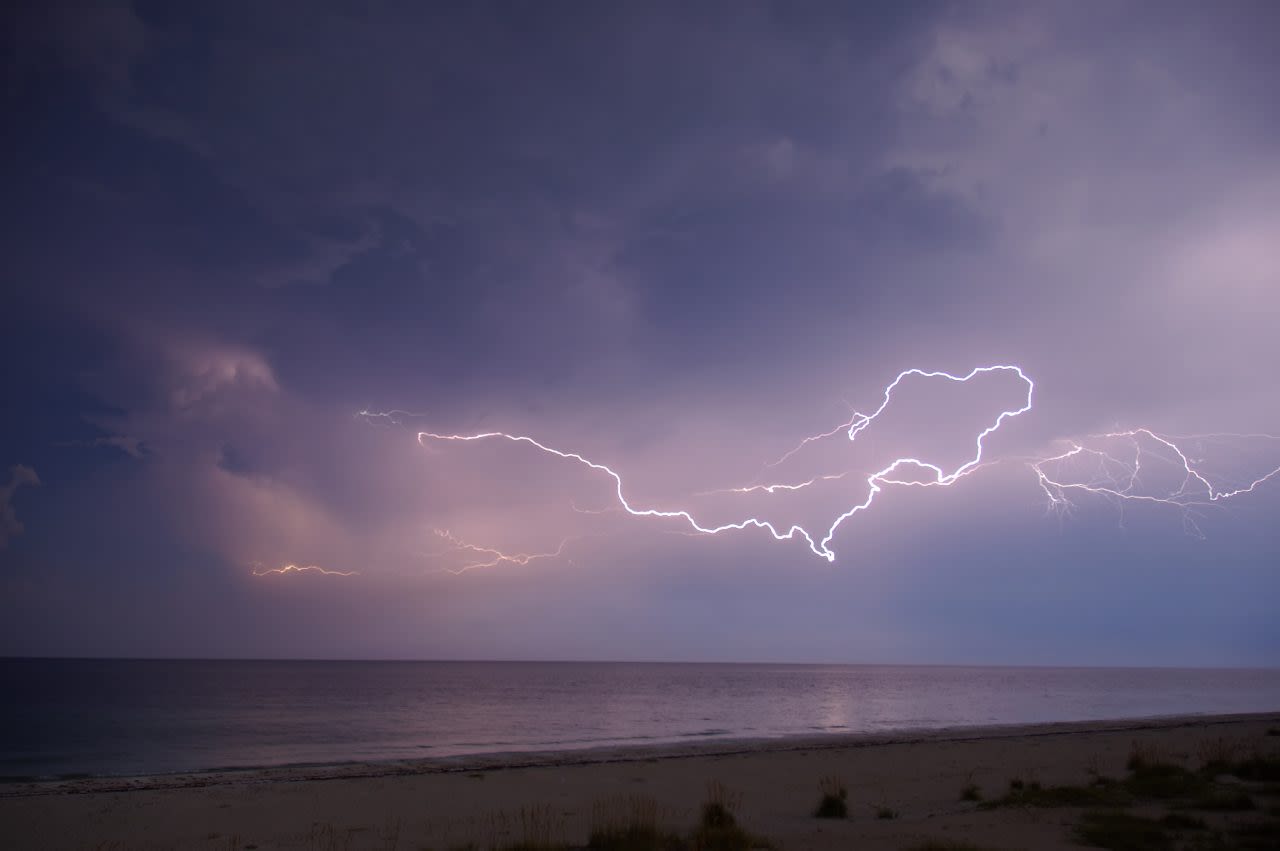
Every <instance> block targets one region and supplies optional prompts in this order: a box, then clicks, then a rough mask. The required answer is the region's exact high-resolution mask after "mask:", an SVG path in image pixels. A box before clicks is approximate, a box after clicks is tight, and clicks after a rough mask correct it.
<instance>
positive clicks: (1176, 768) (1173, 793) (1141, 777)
mask: <svg viewBox="0 0 1280 851" xmlns="http://www.w3.org/2000/svg"><path fill="white" fill-rule="evenodd" d="M1131 771H1132V774H1130V776H1129V777H1128V778H1127V779H1126V780H1125V781H1124V786H1125V788H1126V789H1128V790H1129V792H1131V793H1132V794H1133V795H1135V796H1137V797H1139V798H1158V799H1169V798H1184V797H1188V796H1191V795H1198V794H1200V793H1201V792H1203V791H1204V789H1205V787H1206V786H1207V785H1208V781H1207V780H1205V778H1204V777H1203V776H1202V775H1199V774H1196V773H1194V772H1191V771H1188V770H1187V769H1185V768H1183V767H1182V766H1181V765H1174V764H1173V763H1169V762H1149V761H1146V760H1143V761H1140V762H1139V763H1138V764H1137V768H1133V769H1131Z"/></svg>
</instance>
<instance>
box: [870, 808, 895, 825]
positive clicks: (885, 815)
mask: <svg viewBox="0 0 1280 851" xmlns="http://www.w3.org/2000/svg"><path fill="white" fill-rule="evenodd" d="M871 809H872V810H874V811H875V814H876V818H878V819H880V820H881V821H890V820H892V819H896V818H897V817H898V811H897V810H895V809H894V808H893V807H891V806H889V805H888V804H877V805H876V806H874V807H872V808H871Z"/></svg>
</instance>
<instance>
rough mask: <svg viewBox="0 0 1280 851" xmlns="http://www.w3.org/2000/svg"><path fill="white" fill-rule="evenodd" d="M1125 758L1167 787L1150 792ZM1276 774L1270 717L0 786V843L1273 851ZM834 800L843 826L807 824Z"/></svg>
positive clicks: (264, 849) (1276, 723) (448, 849)
mask: <svg viewBox="0 0 1280 851" xmlns="http://www.w3.org/2000/svg"><path fill="white" fill-rule="evenodd" d="M1135 755H1141V756H1142V758H1143V759H1146V760H1153V761H1156V762H1158V763H1160V765H1161V766H1163V767H1164V768H1167V769H1168V771H1170V772H1172V774H1165V773H1162V774H1160V775H1159V777H1161V778H1165V777H1174V778H1183V779H1181V780H1179V781H1178V782H1179V783H1181V784H1182V786H1180V787H1179V789H1177V790H1174V794H1173V795H1172V796H1170V795H1166V794H1164V793H1163V792H1157V793H1152V792H1151V791H1150V789H1149V787H1143V786H1142V785H1141V784H1140V783H1139V781H1140V780H1141V778H1139V777H1138V776H1137V775H1136V774H1135V773H1134V772H1133V770H1132V769H1133V765H1134V761H1133V757H1134V756H1135ZM1162 770H1163V768H1162ZM1278 772H1280V710H1277V711H1275V712H1266V713H1249V714H1232V715H1178V716H1172V717H1163V718H1141V719H1137V718H1129V719H1116V720H1110V721H1087V722H1071V723H1047V724H1023V725H1002V726H988V727H961V728H950V729H937V730H917V731H905V732H904V731H897V732H885V733H875V734H849V735H827V736H806V737H794V738H788V739H775V740H764V741H759V740H757V741H744V740H736V741H718V742H703V743H688V744H683V745H677V746H650V747H644V746H641V747H635V746H632V747H626V748H600V749H592V750H586V751H570V752H558V753H545V752H544V753H532V754H518V755H515V756H513V755H510V754H506V755H502V754H489V755H483V756H471V757H455V758H451V759H443V758H438V759H427V760H413V761H403V762H392V763H377V764H372V763H351V764H342V765H336V766H334V765H330V766H319V767H317V766H311V767H297V766H294V767H279V768H267V769H257V770H238V771H223V772H203V773H189V774H182V775H161V776H155V775H152V776H149V777H148V776H144V777H136V778H127V779H123V778H98V779H91V780H66V781H48V782H42V783H28V784H8V785H7V786H0V836H3V837H5V840H6V842H7V843H8V844H9V845H11V846H12V847H18V848H26V849H40V848H50V849H95V851H102V849H124V848H128V849H154V851H172V849H198V850H199V851H227V849H231V848H235V849H245V848H256V849H261V851H272V850H273V849H274V851H288V849H302V851H306V850H307V849H310V851H317V849H330V851H336V849H343V851H375V849H381V851H387V849H395V851H404V849H436V851H463V849H466V851H519V849H535V848H536V849H540V851H571V849H582V848H584V847H585V846H586V845H587V844H588V840H589V837H591V836H592V835H593V832H595V831H597V830H599V829H602V825H603V826H605V827H608V826H609V825H612V826H614V828H617V826H618V825H620V824H622V825H625V824H628V823H634V819H636V818H638V817H643V818H644V819H646V820H647V821H646V824H649V825H650V826H651V827H652V828H653V829H656V830H661V831H663V835H665V836H668V837H674V839H673V840H672V842H673V844H672V846H671V847H672V848H673V849H674V848H675V847H677V846H678V847H679V848H680V849H682V851H691V849H693V848H695V847H700V846H699V844H698V843H697V842H696V841H695V840H694V839H693V838H692V837H693V836H694V831H695V830H696V828H697V826H698V825H699V824H700V821H699V820H700V819H704V818H705V814H704V808H703V805H704V803H705V802H707V801H709V800H717V795H719V798H718V799H719V800H723V801H726V802H728V803H727V805H728V806H729V807H730V808H731V810H732V813H733V816H734V819H735V822H736V823H737V824H738V825H740V827H741V828H742V830H744V831H746V832H747V834H749V835H750V836H751V837H758V838H759V840H760V843H763V844H767V845H768V847H770V848H773V849H785V851H803V849H812V851H847V849H849V848H858V849H860V850H861V851H920V849H922V848H931V849H936V848H949V847H951V848H954V847H962V848H963V847H969V848H983V849H1013V848H1035V849H1037V851H1054V849H1060V851H1069V849H1077V848H1079V845H1078V841H1077V840H1078V838H1079V836H1078V831H1079V830H1080V828H1081V825H1084V824H1087V823H1090V819H1094V820H1095V822H1096V820H1097V819H1098V818H1099V817H1100V816H1101V817H1102V818H1103V820H1104V822H1105V820H1106V819H1108V818H1113V817H1119V818H1121V819H1128V820H1130V822H1133V820H1137V822H1136V823H1139V824H1141V825H1142V826H1143V829H1145V830H1149V831H1154V832H1156V833H1159V834H1160V835H1161V836H1165V837H1166V838H1167V839H1168V840H1169V844H1167V845H1162V846H1160V847H1162V848H1165V847H1168V848H1185V847H1188V843H1192V845H1191V846H1190V847H1194V842H1198V841H1199V840H1200V839H1204V840H1209V839H1212V840H1213V841H1214V842H1218V843H1219V845H1223V847H1242V848H1250V849H1252V848H1254V847H1274V845H1270V846H1268V845H1263V846H1257V845H1256V844H1245V842H1244V840H1245V839H1248V838H1249V837H1250V836H1254V837H1255V838H1256V837H1257V836H1258V835H1265V836H1266V837H1268V839H1266V840H1264V841H1269V837H1271V836H1272V835H1273V833H1275V835H1280V773H1278ZM320 781H323V782H320ZM833 784H835V788H839V789H841V790H843V791H844V792H845V793H847V812H845V813H844V815H843V816H842V817H840V818H836V819H825V818H816V817H815V807H817V805H818V804H819V801H820V799H821V796H822V794H824V791H823V790H825V789H830V788H833ZM1245 799H1247V800H1245ZM842 800H845V799H842ZM1239 801H1242V802H1243V803H1239V804H1237V802H1239ZM627 819H631V820H633V821H631V822H628V821H626V820H627ZM1097 823H1102V822H1097ZM1097 823H1095V827H1096V826H1097ZM624 829H625V828H624ZM1179 831H1182V832H1179ZM1186 831H1193V832H1197V831H1198V833H1195V835H1194V836H1193V835H1191V834H1188V833H1186ZM1251 831H1252V833H1250V832H1251ZM1259 831H1261V832H1262V833H1261V834H1259V833H1258V832H1259ZM1197 837H1199V838H1198V839H1197ZM1175 840H1176V841H1175ZM1237 840H1239V841H1237ZM753 842H754V840H753ZM964 843H968V845H965V844H964ZM645 847H648V845H646V846H645ZM663 847H666V846H663ZM748 847H756V845H755V844H748V845H735V846H734V848H735V849H739V851H747V848H748ZM1210 847H1218V846H1217V845H1211V846H1210ZM618 851H620V849H618Z"/></svg>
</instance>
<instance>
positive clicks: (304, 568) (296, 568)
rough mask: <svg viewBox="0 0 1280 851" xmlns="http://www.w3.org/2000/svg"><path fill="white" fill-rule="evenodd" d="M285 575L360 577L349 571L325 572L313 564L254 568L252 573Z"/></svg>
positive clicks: (353, 571)
mask: <svg viewBox="0 0 1280 851" xmlns="http://www.w3.org/2000/svg"><path fill="white" fill-rule="evenodd" d="M257 566H259V567H260V566H261V565H257ZM286 573H319V574H322V575H324V576H359V575H360V572H359V571H356V570H350V571H344V570H326V569H325V568H323V567H320V566H318V565H314V564H306V565H297V564H286V565H284V566H283V567H273V568H271V569H270V570H257V569H256V567H255V569H254V571H253V575H254V576H270V575H271V574H277V575H284V574H286Z"/></svg>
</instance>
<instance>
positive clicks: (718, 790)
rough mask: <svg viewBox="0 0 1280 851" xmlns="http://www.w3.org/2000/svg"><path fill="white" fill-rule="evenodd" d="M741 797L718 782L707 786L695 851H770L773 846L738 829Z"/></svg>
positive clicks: (712, 782) (694, 834)
mask: <svg viewBox="0 0 1280 851" xmlns="http://www.w3.org/2000/svg"><path fill="white" fill-rule="evenodd" d="M740 801H741V798H740V796H738V795H734V794H732V793H730V792H729V790H728V789H726V788H725V786H724V784H723V783H721V782H720V781H718V780H713V781H711V782H710V783H708V784H707V800H706V802H705V803H703V805H702V819H701V821H700V822H699V823H698V826H697V827H696V828H695V829H694V831H693V836H692V845H693V849H694V851H749V849H752V848H767V847H769V843H768V842H767V841H765V840H763V839H761V838H759V837H756V836H752V835H751V834H749V833H747V832H746V831H745V830H743V829H742V828H741V827H739V826H738V820H737V818H736V817H735V816H734V812H735V811H736V810H737V809H738V804H739V803H740Z"/></svg>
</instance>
